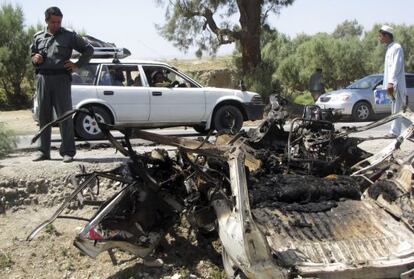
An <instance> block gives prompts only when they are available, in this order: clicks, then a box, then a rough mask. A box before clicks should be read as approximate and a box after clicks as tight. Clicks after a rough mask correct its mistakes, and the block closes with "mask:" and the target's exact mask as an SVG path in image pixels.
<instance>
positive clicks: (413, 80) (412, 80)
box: [405, 76, 414, 88]
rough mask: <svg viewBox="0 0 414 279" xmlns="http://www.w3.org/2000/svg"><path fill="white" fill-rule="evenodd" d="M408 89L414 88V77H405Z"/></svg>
mask: <svg viewBox="0 0 414 279" xmlns="http://www.w3.org/2000/svg"><path fill="white" fill-rule="evenodd" d="M405 83H406V85H407V88H414V76H405Z"/></svg>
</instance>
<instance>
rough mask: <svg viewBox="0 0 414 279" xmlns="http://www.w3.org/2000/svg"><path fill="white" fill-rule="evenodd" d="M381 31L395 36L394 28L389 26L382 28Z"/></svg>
mask: <svg viewBox="0 0 414 279" xmlns="http://www.w3.org/2000/svg"><path fill="white" fill-rule="evenodd" d="M380 31H383V32H387V33H390V34H391V35H393V34H394V28H392V27H391V26H388V25H383V26H381V29H380Z"/></svg>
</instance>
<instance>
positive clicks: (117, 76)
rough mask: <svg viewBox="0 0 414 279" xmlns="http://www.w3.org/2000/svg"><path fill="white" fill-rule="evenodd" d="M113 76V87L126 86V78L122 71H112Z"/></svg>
mask: <svg viewBox="0 0 414 279" xmlns="http://www.w3.org/2000/svg"><path fill="white" fill-rule="evenodd" d="M111 75H112V85H115V86H124V81H125V77H124V74H123V73H122V71H121V70H118V69H115V70H111Z"/></svg>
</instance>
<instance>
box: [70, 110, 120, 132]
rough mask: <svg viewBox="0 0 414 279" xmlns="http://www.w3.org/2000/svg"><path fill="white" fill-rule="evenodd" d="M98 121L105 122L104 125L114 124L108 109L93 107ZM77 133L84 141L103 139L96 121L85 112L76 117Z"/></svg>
mask: <svg viewBox="0 0 414 279" xmlns="http://www.w3.org/2000/svg"><path fill="white" fill-rule="evenodd" d="M92 108H93V111H94V112H95V115H96V117H97V120H98V121H103V122H104V123H112V120H111V119H112V118H111V115H110V114H109V113H108V111H107V110H106V109H104V108H103V107H100V106H94V107H92ZM75 131H76V135H77V136H78V137H79V138H81V139H84V140H96V139H103V138H104V136H103V133H102V131H101V130H100V129H99V127H98V124H97V123H96V120H95V119H94V118H93V117H92V116H90V115H88V114H86V113H83V112H80V113H78V114H76V116H75Z"/></svg>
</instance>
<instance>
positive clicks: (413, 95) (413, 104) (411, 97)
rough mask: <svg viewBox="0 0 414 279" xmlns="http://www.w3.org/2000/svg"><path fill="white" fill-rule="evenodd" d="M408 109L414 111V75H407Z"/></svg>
mask: <svg viewBox="0 0 414 279" xmlns="http://www.w3.org/2000/svg"><path fill="white" fill-rule="evenodd" d="M405 81H406V85H407V96H408V107H409V108H410V109H411V110H412V111H414V75H406V76H405Z"/></svg>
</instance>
